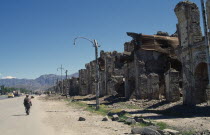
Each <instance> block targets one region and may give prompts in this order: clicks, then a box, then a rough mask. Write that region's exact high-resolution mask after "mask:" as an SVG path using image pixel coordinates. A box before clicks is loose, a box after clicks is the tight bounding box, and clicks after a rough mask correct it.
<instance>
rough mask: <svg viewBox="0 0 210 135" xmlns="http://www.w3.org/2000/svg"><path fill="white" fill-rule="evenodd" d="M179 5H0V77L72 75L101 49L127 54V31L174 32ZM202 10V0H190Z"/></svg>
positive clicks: (102, 0)
mask: <svg viewBox="0 0 210 135" xmlns="http://www.w3.org/2000/svg"><path fill="white" fill-rule="evenodd" d="M179 1H181V0H0V78H13V77H16V78H28V79H35V78H37V77H39V76H40V75H43V74H60V71H57V68H59V67H60V66H61V64H62V65H63V67H64V69H65V70H68V71H69V72H68V73H69V74H71V73H75V72H78V70H79V69H83V68H85V64H86V63H88V62H89V61H91V60H93V59H94V58H95V55H94V48H93V46H92V44H91V43H90V42H88V41H86V40H83V39H78V40H77V42H76V45H75V46H74V45H73V41H74V38H75V37H78V36H82V37H87V38H89V39H91V40H93V39H96V40H97V41H98V43H99V44H100V46H101V47H100V48H99V50H104V51H114V50H116V51H119V52H123V49H124V43H125V42H129V41H130V40H131V38H130V37H128V36H127V35H126V32H136V33H143V34H147V35H153V34H156V33H157V31H165V32H168V33H169V34H173V33H174V32H175V31H176V23H177V18H176V16H175V13H174V8H175V6H176V4H177V3H178V2H179ZM191 1H192V2H195V3H196V4H197V5H198V6H199V8H200V0H191Z"/></svg>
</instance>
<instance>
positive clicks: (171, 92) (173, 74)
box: [165, 69, 180, 102]
mask: <svg viewBox="0 0 210 135" xmlns="http://www.w3.org/2000/svg"><path fill="white" fill-rule="evenodd" d="M165 85H166V100H167V101H168V102H176V101H179V100H180V91H179V72H178V71H176V70H175V69H170V70H168V72H166V73H165Z"/></svg>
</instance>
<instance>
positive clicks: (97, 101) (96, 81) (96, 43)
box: [74, 37, 100, 110]
mask: <svg viewBox="0 0 210 135" xmlns="http://www.w3.org/2000/svg"><path fill="white" fill-rule="evenodd" d="M78 38H82V39H85V40H88V41H89V42H91V43H92V45H93V47H95V60H96V67H95V68H96V71H95V72H96V73H95V74H96V80H95V83H97V87H96V110H98V109H99V106H100V103H99V92H100V86H99V78H100V77H99V75H100V74H99V63H98V47H99V45H98V42H97V41H96V40H95V39H94V40H90V39H88V38H86V37H77V38H75V39H74V45H76V40H77V39H78Z"/></svg>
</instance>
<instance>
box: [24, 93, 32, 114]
mask: <svg viewBox="0 0 210 135" xmlns="http://www.w3.org/2000/svg"><path fill="white" fill-rule="evenodd" d="M23 104H24V106H25V111H26V114H27V115H29V113H30V108H31V106H32V102H31V99H30V98H29V95H28V94H27V95H26V97H25V98H24V101H23Z"/></svg>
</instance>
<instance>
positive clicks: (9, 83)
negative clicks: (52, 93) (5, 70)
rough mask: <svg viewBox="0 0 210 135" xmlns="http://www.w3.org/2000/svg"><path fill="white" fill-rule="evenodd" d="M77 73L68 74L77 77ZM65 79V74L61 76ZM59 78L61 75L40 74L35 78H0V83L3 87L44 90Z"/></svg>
mask: <svg viewBox="0 0 210 135" xmlns="http://www.w3.org/2000/svg"><path fill="white" fill-rule="evenodd" d="M78 75H79V74H78V73H74V74H71V75H69V76H68V78H71V77H78ZM62 78H63V79H65V78H66V77H65V76H62ZM57 79H58V80H61V76H59V75H54V74H47V75H41V76H40V77H38V78H36V79H17V78H13V79H0V85H4V86H5V87H15V88H25V89H28V90H46V89H48V88H50V87H52V86H54V85H55V83H56V81H57Z"/></svg>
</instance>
